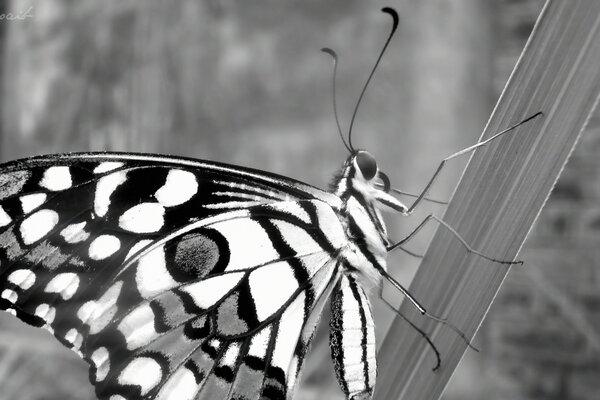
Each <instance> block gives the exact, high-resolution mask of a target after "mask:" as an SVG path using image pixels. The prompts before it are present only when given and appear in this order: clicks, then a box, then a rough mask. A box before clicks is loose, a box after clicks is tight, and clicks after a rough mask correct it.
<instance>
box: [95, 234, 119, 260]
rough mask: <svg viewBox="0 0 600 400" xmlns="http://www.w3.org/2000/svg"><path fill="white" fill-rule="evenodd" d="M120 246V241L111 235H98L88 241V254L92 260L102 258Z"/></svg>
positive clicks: (114, 251) (111, 253)
mask: <svg viewBox="0 0 600 400" xmlns="http://www.w3.org/2000/svg"><path fill="white" fill-rule="evenodd" d="M120 248H121V241H120V240H119V239H118V238H116V237H115V236H112V235H100V236H98V237H97V238H96V239H94V241H93V242H92V243H90V250H89V256H90V258H91V259H92V260H104V259H105V258H107V257H110V256H112V255H113V254H114V253H116V252H117V251H118V250H119V249H120Z"/></svg>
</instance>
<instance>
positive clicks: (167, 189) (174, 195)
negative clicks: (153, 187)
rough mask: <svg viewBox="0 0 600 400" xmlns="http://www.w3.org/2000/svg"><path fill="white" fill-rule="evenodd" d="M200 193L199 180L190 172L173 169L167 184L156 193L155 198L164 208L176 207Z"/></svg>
mask: <svg viewBox="0 0 600 400" xmlns="http://www.w3.org/2000/svg"><path fill="white" fill-rule="evenodd" d="M197 192H198V180H197V179H196V176H195V175H194V174H192V173H191V172H188V171H183V170H180V169H172V170H170V171H169V173H168V174H167V179H166V180H165V184H164V185H163V186H162V187H161V188H160V189H158V190H157V191H156V193H155V195H154V197H156V200H158V202H159V203H160V204H162V205H163V206H164V207H174V206H178V205H180V204H183V203H185V202H187V201H188V200H190V199H191V198H192V197H193V196H194V195H195V194H196V193H197Z"/></svg>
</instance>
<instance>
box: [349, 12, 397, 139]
mask: <svg viewBox="0 0 600 400" xmlns="http://www.w3.org/2000/svg"><path fill="white" fill-rule="evenodd" d="M381 11H382V12H384V13H386V14H389V15H390V16H391V17H392V19H393V20H394V22H393V26H392V31H391V32H390V34H389V36H388V38H387V40H386V41H385V44H384V45H383V48H382V49H381V52H380V53H379V57H377V61H376V62H375V65H374V66H373V69H372V70H371V73H370V74H369V77H368V78H367V82H365V85H364V86H363V89H362V92H360V96H358V101H357V102H356V106H355V107H354V112H353V113H352V119H351V120H350V128H349V129H348V143H349V144H350V148H352V149H354V147H352V127H353V126H354V120H355V119H356V113H357V112H358V107H359V106H360V103H361V102H362V99H363V97H364V95H365V92H366V91H367V87H368V86H369V82H371V78H373V74H375V71H376V70H377V67H378V66H379V62H380V61H381V58H382V57H383V54H384V53H385V50H386V49H387V47H388V45H389V44H390V41H391V40H392V37H393V36H394V33H395V32H396V28H398V20H399V18H398V13H397V12H396V10H394V9H393V8H391V7H384V8H382V9H381Z"/></svg>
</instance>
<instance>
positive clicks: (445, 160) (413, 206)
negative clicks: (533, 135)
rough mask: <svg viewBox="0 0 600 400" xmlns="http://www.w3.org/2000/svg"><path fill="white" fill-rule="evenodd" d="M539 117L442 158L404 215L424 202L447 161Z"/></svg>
mask: <svg viewBox="0 0 600 400" xmlns="http://www.w3.org/2000/svg"><path fill="white" fill-rule="evenodd" d="M540 115H542V112H537V113H535V114H534V115H532V116H530V117H528V118H525V119H524V120H523V121H521V122H519V123H517V124H515V125H513V126H511V127H509V128H506V129H504V130H503V131H501V132H498V133H496V134H495V135H493V136H492V137H490V138H488V139H486V140H482V141H481V142H478V143H475V144H474V145H472V146H469V147H467V148H465V149H462V150H460V151H458V152H456V153H454V154H452V155H450V156H448V157H446V158H444V159H443V160H442V161H441V162H440V164H439V165H438V167H437V169H436V170H435V172H434V173H433V175H432V177H431V178H430V179H429V182H427V185H425V189H423V191H422V192H421V194H419V196H418V197H417V199H416V200H415V201H414V202H413V203H412V205H411V206H410V207H408V210H407V211H406V214H411V213H412V212H413V211H414V209H415V208H416V207H417V205H419V203H421V201H422V200H426V196H427V193H428V192H429V189H431V186H432V185H433V183H434V182H435V180H436V179H437V177H438V176H439V175H440V172H442V169H443V168H444V165H445V164H446V162H448V161H450V160H452V159H453V158H456V157H458V156H462V155H464V154H468V153H470V152H472V151H473V150H475V149H477V148H479V147H482V146H485V145H486V144H488V143H489V142H491V141H492V140H494V139H497V138H499V137H500V136H502V135H504V134H505V133H508V132H510V131H512V130H513V129H515V128H517V127H519V126H521V125H523V124H524V123H526V122H528V121H530V120H532V119H534V118H536V117H538V116H540Z"/></svg>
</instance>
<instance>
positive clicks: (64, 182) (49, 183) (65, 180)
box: [40, 166, 73, 191]
mask: <svg viewBox="0 0 600 400" xmlns="http://www.w3.org/2000/svg"><path fill="white" fill-rule="evenodd" d="M72 184H73V182H72V180H71V172H70V171H69V167H66V166H58V167H50V168H48V169H47V170H46V172H44V176H43V178H42V180H41V181H40V186H41V187H43V188H46V189H48V190H51V191H58V190H65V189H68V188H70V187H71V185H72Z"/></svg>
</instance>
